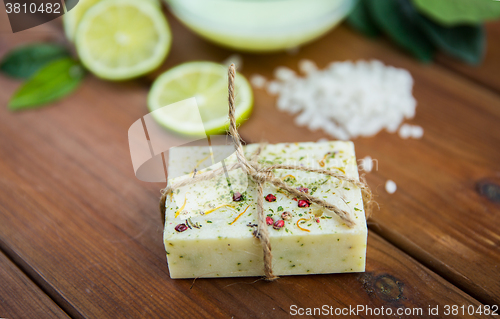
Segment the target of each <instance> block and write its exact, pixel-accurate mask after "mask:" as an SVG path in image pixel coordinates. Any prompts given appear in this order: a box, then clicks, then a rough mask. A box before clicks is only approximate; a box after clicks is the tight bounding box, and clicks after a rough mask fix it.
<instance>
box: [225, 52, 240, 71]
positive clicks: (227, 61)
mask: <svg viewBox="0 0 500 319" xmlns="http://www.w3.org/2000/svg"><path fill="white" fill-rule="evenodd" d="M232 63H234V66H235V67H236V69H237V70H238V71H241V69H242V68H243V58H242V57H241V55H239V54H231V55H230V56H228V57H227V58H226V59H225V60H224V61H222V64H223V65H226V66H227V67H229V66H230V65H231V64H232Z"/></svg>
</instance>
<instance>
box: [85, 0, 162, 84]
mask: <svg viewBox="0 0 500 319" xmlns="http://www.w3.org/2000/svg"><path fill="white" fill-rule="evenodd" d="M171 39H172V36H171V33H170V29H169V27H168V24H167V20H166V19H165V17H164V16H163V14H162V12H161V10H160V9H159V8H158V6H156V5H154V3H153V2H152V1H137V0H102V1H100V2H98V3H97V4H95V5H94V6H92V7H91V8H90V9H89V10H88V11H87V12H86V13H85V14H84V15H83V17H82V20H81V22H80V24H79V26H78V29H77V31H76V49H77V51H78V55H79V56H80V59H81V60H82V62H83V64H84V65H85V66H86V67H87V68H88V69H89V70H90V71H92V73H94V74H96V75H97V76H99V77H101V78H104V79H108V80H125V79H130V78H133V77H137V76H140V75H143V74H146V73H148V72H150V71H152V70H154V69H155V68H157V67H158V66H159V65H160V64H161V63H162V62H163V60H164V59H165V57H166V56H167V54H168V51H169V49H170V43H171Z"/></svg>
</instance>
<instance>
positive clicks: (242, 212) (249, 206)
mask: <svg viewBox="0 0 500 319" xmlns="http://www.w3.org/2000/svg"><path fill="white" fill-rule="evenodd" d="M248 207H250V205H248V206H247V208H245V210H244V211H243V212H241V213H240V214H239V215H238V216H236V218H235V219H234V220H233V221H232V222H231V224H229V225H232V224H234V223H235V222H236V221H237V220H238V218H240V217H241V215H243V214H244V213H245V212H246V211H247V209H248Z"/></svg>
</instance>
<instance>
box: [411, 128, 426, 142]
mask: <svg viewBox="0 0 500 319" xmlns="http://www.w3.org/2000/svg"><path fill="white" fill-rule="evenodd" d="M422 136H424V129H423V128H422V127H421V126H418V125H414V126H412V127H411V137H413V138H416V139H419V138H422Z"/></svg>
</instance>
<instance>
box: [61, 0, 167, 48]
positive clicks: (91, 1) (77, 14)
mask: <svg viewBox="0 0 500 319" xmlns="http://www.w3.org/2000/svg"><path fill="white" fill-rule="evenodd" d="M101 1H102V0H79V1H78V3H77V5H75V7H74V8H73V9H71V10H70V11H68V12H66V13H65V14H64V15H63V23H64V32H65V33H66V37H67V38H68V39H69V40H70V41H75V33H76V29H77V27H78V25H79V24H80V21H81V19H82V17H83V15H84V14H85V12H87V10H88V9H90V8H91V7H92V6H93V5H95V4H96V3H98V2H101ZM148 1H151V2H153V3H154V4H155V5H156V6H158V7H160V2H159V1H158V0H148Z"/></svg>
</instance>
